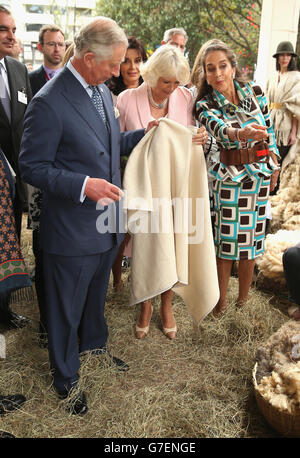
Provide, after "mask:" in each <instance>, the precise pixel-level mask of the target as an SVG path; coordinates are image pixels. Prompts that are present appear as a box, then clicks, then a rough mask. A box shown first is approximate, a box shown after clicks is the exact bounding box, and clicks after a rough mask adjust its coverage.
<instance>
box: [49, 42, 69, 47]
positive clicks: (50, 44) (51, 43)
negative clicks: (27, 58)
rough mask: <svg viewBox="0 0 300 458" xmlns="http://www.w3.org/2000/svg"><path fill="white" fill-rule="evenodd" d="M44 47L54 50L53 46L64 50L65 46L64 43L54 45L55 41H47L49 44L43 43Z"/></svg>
mask: <svg viewBox="0 0 300 458" xmlns="http://www.w3.org/2000/svg"><path fill="white" fill-rule="evenodd" d="M45 46H48V47H49V48H55V46H58V47H59V48H64V47H65V46H66V44H65V43H55V41H49V43H45Z"/></svg>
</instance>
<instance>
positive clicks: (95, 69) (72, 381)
mask: <svg viewBox="0 0 300 458" xmlns="http://www.w3.org/2000/svg"><path fill="white" fill-rule="evenodd" d="M74 41H75V54H74V57H73V58H72V59H71V60H70V61H69V62H68V64H67V66H66V67H65V68H63V70H62V71H61V72H60V73H59V75H57V76H56V77H55V78H53V79H52V80H51V81H49V82H48V83H47V84H46V85H45V86H44V87H43V88H42V89H41V90H40V91H39V93H38V94H36V96H35V97H34V98H33V99H32V101H31V103H30V107H29V109H28V111H27V113H26V117H25V123H24V135H23V141H22V147H21V154H20V160H19V164H20V169H21V173H22V177H23V179H24V181H25V182H28V183H30V184H32V185H33V186H35V187H37V188H40V189H42V190H43V202H42V213H41V225H40V230H41V244H42V249H43V255H44V278H45V287H46V289H47V297H46V310H47V332H48V349H49V357H50V365H51V369H52V374H53V382H54V387H55V388H56V390H57V391H58V394H59V396H60V397H61V398H67V399H68V400H69V401H70V402H69V403H67V405H68V409H69V410H70V411H71V412H72V413H74V414H84V413H85V412H86V411H87V403H86V397H85V394H84V393H83V392H82V391H81V390H80V389H77V390H75V387H76V388H77V387H78V382H79V375H78V371H79V367H80V360H79V353H82V352H87V351H88V352H92V354H103V353H106V355H107V356H108V358H109V361H111V363H112V364H113V365H114V366H115V367H116V368H117V369H119V370H121V371H127V370H128V366H127V365H126V364H125V363H124V362H123V361H121V360H120V359H118V358H116V357H114V356H112V355H110V354H109V353H107V351H106V342H107V336H108V331H107V325H106V322H105V318H104V306H105V299H106V291H107V286H108V281H109V275H110V269H111V266H112V263H113V261H114V258H115V256H116V254H117V252H118V247H119V245H120V243H121V242H122V240H123V238H124V233H121V229H120V228H119V227H118V223H119V222H118V219H119V218H118V214H119V212H118V208H119V202H118V201H119V200H120V197H121V190H120V185H121V178H120V153H121V154H125V155H128V154H130V152H131V150H132V149H133V147H134V146H135V145H136V144H137V143H138V142H139V141H140V140H141V138H142V137H143V136H144V133H145V130H144V129H140V130H138V131H134V132H123V133H120V125H119V120H118V119H117V117H118V114H117V110H114V107H113V103H112V97H111V94H110V91H109V89H108V88H107V87H106V86H105V84H103V83H104V82H105V81H106V80H108V79H109V78H110V77H111V76H112V75H115V76H118V75H119V71H120V64H121V62H122V61H123V59H124V56H125V52H126V49H127V46H128V41H127V38H126V35H125V33H124V32H123V30H122V29H121V28H120V27H119V26H118V25H117V24H116V23H115V22H114V21H113V20H111V19H108V18H97V19H95V20H93V21H92V22H91V23H90V24H89V25H87V26H85V27H83V28H82V29H81V31H80V32H79V33H78V35H77V36H76V37H75V40H74ZM153 125H157V121H154V122H152V123H150V124H149V126H148V128H147V129H149V128H151V127H152V126H153ZM107 199H108V201H107ZM99 201H100V202H102V203H103V202H105V204H107V202H114V204H110V205H109V206H108V207H104V208H103V207H102V208H99V205H97V202H99ZM108 208H109V209H110V210H111V214H112V215H113V217H114V218H115V222H116V224H115V227H114V229H113V230H109V231H105V230H104V231H103V233H100V232H101V227H100V226H101V225H99V222H100V219H101V217H103V216H105V215H106V213H105V212H107V209H108ZM78 338H79V346H78Z"/></svg>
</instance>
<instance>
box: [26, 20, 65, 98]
mask: <svg viewBox="0 0 300 458" xmlns="http://www.w3.org/2000/svg"><path fill="white" fill-rule="evenodd" d="M37 48H38V50H39V51H40V53H42V54H43V56H44V63H43V65H41V66H40V67H39V68H38V69H36V70H34V71H33V72H30V74H29V79H30V84H31V90H32V95H33V96H34V95H35V94H36V93H37V92H38V91H39V90H40V89H41V88H42V87H43V86H44V84H46V83H47V81H49V80H50V79H51V78H53V76H55V75H56V74H57V73H58V72H59V71H60V70H61V63H62V59H63V56H64V53H65V50H66V44H65V34H64V32H63V31H62V30H61V29H60V28H59V27H57V26H55V25H48V24H46V25H44V26H43V27H42V28H41V30H40V32H39V42H38V44H37Z"/></svg>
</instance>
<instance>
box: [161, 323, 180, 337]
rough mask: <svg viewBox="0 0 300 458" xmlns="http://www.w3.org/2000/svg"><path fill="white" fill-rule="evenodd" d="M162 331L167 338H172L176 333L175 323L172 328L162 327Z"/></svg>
mask: <svg viewBox="0 0 300 458" xmlns="http://www.w3.org/2000/svg"><path fill="white" fill-rule="evenodd" d="M163 333H164V335H165V336H166V337H168V339H170V340H173V339H175V337H176V333H177V326H176V324H175V326H174V328H164V327H163Z"/></svg>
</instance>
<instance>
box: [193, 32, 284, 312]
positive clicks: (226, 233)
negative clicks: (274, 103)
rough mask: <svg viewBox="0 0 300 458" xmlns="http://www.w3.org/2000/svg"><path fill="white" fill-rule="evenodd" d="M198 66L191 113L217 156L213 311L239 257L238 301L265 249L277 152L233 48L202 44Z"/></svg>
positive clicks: (260, 96) (264, 108)
mask: <svg viewBox="0 0 300 458" xmlns="http://www.w3.org/2000/svg"><path fill="white" fill-rule="evenodd" d="M196 61H197V62H198V65H199V75H200V77H199V83H198V96H197V99H196V102H195V110H194V112H195V115H196V117H197V119H198V120H199V121H200V123H201V124H203V125H204V126H205V127H206V129H207V131H208V132H209V133H210V134H211V135H212V136H213V137H215V139H216V142H217V145H218V147H219V150H220V157H219V158H218V160H217V161H216V162H215V163H213V164H212V166H211V167H210V170H209V173H210V174H211V175H212V176H213V178H214V186H213V189H214V209H215V213H216V221H215V227H214V238H215V245H216V256H217V267H218V278H219V286H220V300H219V302H218V304H217V305H216V307H215V309H214V314H215V315H218V314H220V313H223V312H224V311H225V309H226V307H227V303H226V295H227V288H228V282H229V278H230V274H231V269H232V263H233V261H234V260H238V261H239V263H238V264H239V267H238V275H239V296H238V299H237V305H238V306H242V305H243V304H244V303H245V302H246V301H247V298H248V292H249V288H250V285H251V281H252V277H253V270H254V265H255V258H256V257H257V256H259V255H261V254H262V253H263V251H264V238H265V226H266V208H267V202H268V197H269V192H270V188H271V190H272V189H273V188H274V187H275V184H276V181H277V178H278V150H277V147H276V144H275V136H274V131H273V127H272V121H271V118H270V114H269V110H268V105H267V100H266V97H265V95H264V93H263V91H262V90H261V88H260V87H259V86H258V85H256V84H255V83H253V82H246V81H245V80H244V79H243V77H242V75H241V72H240V70H239V68H238V66H237V60H236V56H235V54H234V52H233V51H232V50H231V49H230V48H229V47H228V46H227V45H226V44H225V43H223V42H221V41H219V40H212V41H210V42H208V43H207V44H206V45H204V46H203V47H202V48H201V50H200V51H199V55H198V57H197V59H196Z"/></svg>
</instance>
